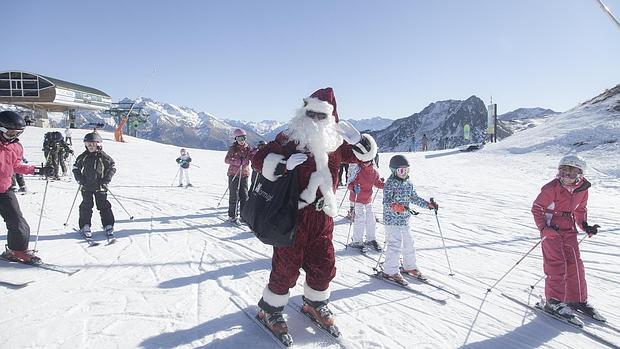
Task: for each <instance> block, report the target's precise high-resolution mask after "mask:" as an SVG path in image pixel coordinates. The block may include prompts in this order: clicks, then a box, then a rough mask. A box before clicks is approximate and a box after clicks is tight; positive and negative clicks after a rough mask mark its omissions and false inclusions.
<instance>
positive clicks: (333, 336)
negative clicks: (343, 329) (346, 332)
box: [290, 299, 347, 348]
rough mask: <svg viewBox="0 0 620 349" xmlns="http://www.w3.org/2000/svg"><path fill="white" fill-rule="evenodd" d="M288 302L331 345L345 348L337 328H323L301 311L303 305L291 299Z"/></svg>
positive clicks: (310, 316)
mask: <svg viewBox="0 0 620 349" xmlns="http://www.w3.org/2000/svg"><path fill="white" fill-rule="evenodd" d="M290 302H291V303H292V304H293V306H291V307H292V308H293V309H295V310H296V311H297V312H298V313H300V314H302V315H304V316H305V317H306V318H307V319H308V320H309V321H310V322H312V324H313V325H314V327H315V328H317V329H318V330H319V331H321V332H322V333H323V334H325V336H326V338H329V341H330V342H331V343H333V344H336V345H338V346H340V347H341V348H347V346H346V344H345V343H344V339H343V338H342V335H341V333H340V330H339V329H338V327H336V326H335V325H334V326H332V327H331V328H327V327H323V326H322V325H321V324H320V323H319V322H318V321H317V320H316V319H315V318H314V317H313V316H312V315H310V314H308V313H306V312H305V311H303V304H300V303H298V302H297V300H292V299H291V300H290Z"/></svg>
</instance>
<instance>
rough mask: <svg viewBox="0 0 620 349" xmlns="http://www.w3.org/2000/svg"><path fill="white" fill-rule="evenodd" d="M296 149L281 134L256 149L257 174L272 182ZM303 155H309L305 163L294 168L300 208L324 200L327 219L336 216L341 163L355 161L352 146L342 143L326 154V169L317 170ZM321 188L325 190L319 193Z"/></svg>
mask: <svg viewBox="0 0 620 349" xmlns="http://www.w3.org/2000/svg"><path fill="white" fill-rule="evenodd" d="M296 147H297V144H296V142H294V141H291V140H289V138H288V137H287V136H286V135H285V134H284V133H282V132H281V133H279V134H278V135H277V136H276V139H275V140H274V141H271V142H269V143H267V145H265V146H264V147H262V148H261V149H260V150H258V152H257V153H256V154H255V155H254V157H253V159H252V167H253V168H254V169H255V170H256V171H259V172H261V173H262V175H263V176H264V177H265V178H267V179H268V180H271V181H275V180H277V179H278V177H280V176H281V175H283V174H284V173H285V171H286V159H288V157H289V156H290V155H291V154H293V153H299V152H301V151H299V150H297V148H296ZM305 154H306V155H308V160H306V161H304V162H303V163H302V164H301V165H299V166H297V167H296V170H297V179H298V184H299V189H300V195H299V196H300V202H299V208H300V209H302V208H304V207H306V206H308V205H310V204H313V203H315V202H316V201H317V200H319V199H321V198H323V200H324V205H325V207H324V208H323V211H324V212H325V213H326V214H327V215H328V216H331V217H335V216H336V215H337V214H338V206H337V205H338V204H337V202H336V199H335V195H334V193H335V192H336V188H337V186H338V170H339V168H340V163H341V162H346V163H353V162H356V161H357V159H356V158H355V155H354V154H353V150H352V146H351V145H350V144H347V143H345V142H343V143H342V145H341V146H340V147H338V149H336V150H335V151H334V152H332V153H329V154H327V168H324V166H323V165H321V166H319V167H320V168H319V169H318V170H317V164H316V162H315V158H314V156H313V154H311V153H305ZM313 174H314V175H313ZM311 176H312V178H311ZM327 177H328V178H327ZM327 182H329V183H327ZM326 184H328V186H329V188H325V187H326ZM315 188H316V189H315ZM323 188H325V190H322V189H323Z"/></svg>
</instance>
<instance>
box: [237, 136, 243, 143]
mask: <svg viewBox="0 0 620 349" xmlns="http://www.w3.org/2000/svg"><path fill="white" fill-rule="evenodd" d="M235 140H236V141H237V142H243V141H245V136H237V137H235Z"/></svg>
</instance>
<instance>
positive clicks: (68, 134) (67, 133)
mask: <svg viewBox="0 0 620 349" xmlns="http://www.w3.org/2000/svg"><path fill="white" fill-rule="evenodd" d="M65 143H67V144H70V145H73V141H72V140H71V129H70V128H69V126H67V128H65Z"/></svg>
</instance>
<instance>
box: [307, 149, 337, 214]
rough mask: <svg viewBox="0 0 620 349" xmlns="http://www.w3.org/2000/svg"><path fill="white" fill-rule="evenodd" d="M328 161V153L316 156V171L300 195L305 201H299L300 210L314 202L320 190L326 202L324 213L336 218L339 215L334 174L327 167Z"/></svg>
mask: <svg viewBox="0 0 620 349" xmlns="http://www.w3.org/2000/svg"><path fill="white" fill-rule="evenodd" d="M328 160H329V157H328V155H327V154H326V153H322V154H315V156H314V162H315V164H316V171H315V172H313V173H312V174H311V175H310V179H309V180H308V186H307V187H306V189H304V190H303V191H302V192H301V193H300V194H299V198H300V199H303V201H301V200H300V201H299V205H298V208H299V209H302V208H304V207H306V206H308V205H309V204H310V203H312V202H314V200H315V199H316V191H317V190H320V191H321V194H323V200H324V206H323V212H325V214H326V215H328V216H330V217H336V215H338V203H337V200H336V195H335V194H334V189H333V188H334V187H333V185H334V184H333V179H332V173H331V171H330V170H329V167H328V165H327V163H328ZM304 201H305V202H304Z"/></svg>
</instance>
